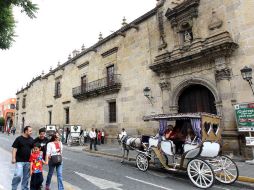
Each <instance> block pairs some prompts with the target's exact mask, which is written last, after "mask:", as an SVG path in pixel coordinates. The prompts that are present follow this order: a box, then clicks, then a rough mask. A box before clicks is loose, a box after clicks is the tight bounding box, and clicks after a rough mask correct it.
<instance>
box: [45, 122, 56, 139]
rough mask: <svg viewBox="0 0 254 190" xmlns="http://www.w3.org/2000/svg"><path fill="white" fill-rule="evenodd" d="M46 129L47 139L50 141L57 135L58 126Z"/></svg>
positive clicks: (50, 126) (49, 126)
mask: <svg viewBox="0 0 254 190" xmlns="http://www.w3.org/2000/svg"><path fill="white" fill-rule="evenodd" d="M45 129H46V137H47V138H49V139H50V138H51V137H52V135H54V134H55V133H56V130H57V127H56V125H46V127H45Z"/></svg>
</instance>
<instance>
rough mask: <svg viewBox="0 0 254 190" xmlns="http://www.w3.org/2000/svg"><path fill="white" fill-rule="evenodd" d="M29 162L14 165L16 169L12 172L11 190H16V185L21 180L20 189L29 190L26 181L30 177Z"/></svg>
mask: <svg viewBox="0 0 254 190" xmlns="http://www.w3.org/2000/svg"><path fill="white" fill-rule="evenodd" d="M29 172H30V162H17V163H16V168H15V172H14V176H13V179H12V183H11V186H12V190H17V188H18V185H19V183H20V181H21V178H22V176H23V178H22V183H21V189H22V190H29V188H28V180H29V177H30V173H29Z"/></svg>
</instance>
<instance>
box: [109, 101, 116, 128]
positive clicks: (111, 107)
mask: <svg viewBox="0 0 254 190" xmlns="http://www.w3.org/2000/svg"><path fill="white" fill-rule="evenodd" d="M115 122H116V102H109V123H115Z"/></svg>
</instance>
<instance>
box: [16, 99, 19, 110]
mask: <svg viewBox="0 0 254 190" xmlns="http://www.w3.org/2000/svg"><path fill="white" fill-rule="evenodd" d="M16 110H19V101H17V102H16Z"/></svg>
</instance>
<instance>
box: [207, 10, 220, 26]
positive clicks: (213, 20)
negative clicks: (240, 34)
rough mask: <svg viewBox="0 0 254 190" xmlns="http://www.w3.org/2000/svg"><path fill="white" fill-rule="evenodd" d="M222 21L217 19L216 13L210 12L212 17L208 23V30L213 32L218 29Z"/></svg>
mask: <svg viewBox="0 0 254 190" xmlns="http://www.w3.org/2000/svg"><path fill="white" fill-rule="evenodd" d="M222 24H223V21H222V20H221V19H219V18H218V16H217V14H216V11H214V10H213V11H212V17H211V20H210V22H209V25H208V28H209V30H215V29H218V28H220V27H221V26H222Z"/></svg>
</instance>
